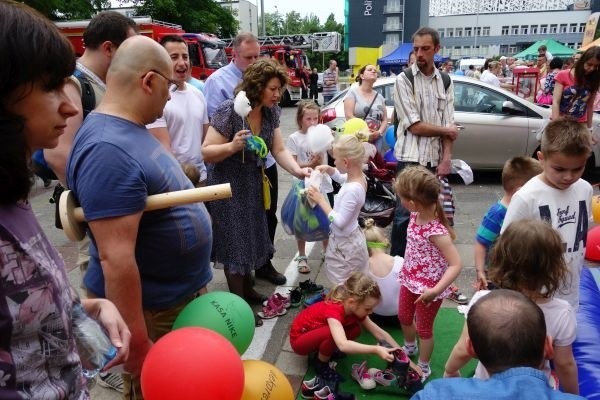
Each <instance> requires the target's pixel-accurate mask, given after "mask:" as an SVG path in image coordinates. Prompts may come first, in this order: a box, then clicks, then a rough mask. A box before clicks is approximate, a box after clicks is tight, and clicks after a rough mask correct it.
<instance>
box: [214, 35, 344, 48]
mask: <svg viewBox="0 0 600 400" xmlns="http://www.w3.org/2000/svg"><path fill="white" fill-rule="evenodd" d="M335 34H336V32H316V33H311V34H297V35H275V36H259V37H258V44H259V45H260V46H261V47H262V46H288V47H290V48H293V49H311V48H314V42H315V41H317V40H319V39H321V38H323V37H325V36H329V35H335ZM222 40H223V41H224V42H225V47H231V45H232V43H233V40H234V38H228V39H222Z"/></svg>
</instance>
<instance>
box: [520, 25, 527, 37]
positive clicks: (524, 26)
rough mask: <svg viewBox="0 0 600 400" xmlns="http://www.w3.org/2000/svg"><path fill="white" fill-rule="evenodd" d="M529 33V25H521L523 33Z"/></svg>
mask: <svg viewBox="0 0 600 400" xmlns="http://www.w3.org/2000/svg"><path fill="white" fill-rule="evenodd" d="M528 34H529V25H521V35H528Z"/></svg>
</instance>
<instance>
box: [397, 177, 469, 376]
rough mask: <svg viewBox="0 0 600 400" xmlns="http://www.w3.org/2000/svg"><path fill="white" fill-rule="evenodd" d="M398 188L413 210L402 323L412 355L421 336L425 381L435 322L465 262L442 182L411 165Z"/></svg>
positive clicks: (400, 310)
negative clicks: (444, 202)
mask: <svg viewBox="0 0 600 400" xmlns="http://www.w3.org/2000/svg"><path fill="white" fill-rule="evenodd" d="M395 189H396V193H397V194H398V195H399V196H400V201H401V202H402V205H403V206H404V207H405V208H406V209H407V210H409V211H410V220H409V223H408V229H407V243H406V251H405V253H404V266H403V268H402V269H401V270H400V275H399V280H400V284H401V287H400V297H399V305H398V319H399V320H400V325H401V327H402V332H403V334H404V344H405V346H404V349H405V352H406V353H407V354H408V355H414V354H416V353H417V344H416V334H417V333H418V334H419V339H420V343H419V344H420V346H421V350H420V352H419V362H418V364H419V366H420V367H421V369H422V370H423V380H425V379H427V378H428V377H429V375H430V374H431V369H430V367H429V360H430V358H431V354H432V353H433V321H434V320H435V316H436V315H437V312H438V310H439V308H440V306H441V305H442V301H443V299H444V298H446V297H448V296H449V295H450V292H451V291H450V288H449V287H450V284H451V283H452V282H453V281H454V279H456V277H457V276H458V274H459V273H460V270H461V269H462V262H461V260H460V256H459V255H458V251H457V250H456V247H454V244H453V243H452V239H454V232H453V231H452V229H451V228H450V227H449V225H448V220H447V219H446V216H445V214H444V210H443V208H442V204H441V202H440V181H439V180H438V179H437V178H436V177H435V175H433V174H432V173H431V172H429V171H428V170H427V169H426V168H424V167H422V166H414V167H407V168H405V169H403V170H402V172H400V174H399V175H398V178H397V180H396V183H395ZM415 316H416V327H415V323H414V322H415Z"/></svg>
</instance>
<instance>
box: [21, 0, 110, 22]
mask: <svg viewBox="0 0 600 400" xmlns="http://www.w3.org/2000/svg"><path fill="white" fill-rule="evenodd" d="M23 3H25V4H27V5H29V6H30V7H32V8H35V9H36V10H38V11H39V12H41V13H42V14H44V15H45V16H46V17H48V18H50V19H52V20H68V19H88V18H91V17H92V15H94V14H95V13H96V12H98V11H101V10H102V9H104V8H108V7H110V0H23Z"/></svg>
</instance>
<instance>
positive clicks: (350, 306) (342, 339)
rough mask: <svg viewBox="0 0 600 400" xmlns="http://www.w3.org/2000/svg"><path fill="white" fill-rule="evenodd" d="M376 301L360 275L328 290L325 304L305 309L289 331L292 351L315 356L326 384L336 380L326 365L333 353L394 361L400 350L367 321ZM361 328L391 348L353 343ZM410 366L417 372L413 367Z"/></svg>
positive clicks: (372, 289) (378, 297) (375, 290)
mask: <svg viewBox="0 0 600 400" xmlns="http://www.w3.org/2000/svg"><path fill="white" fill-rule="evenodd" d="M380 301H381V292H380V291H379V287H378V286H377V283H375V282H374V281H373V280H372V279H371V278H369V277H368V276H366V275H365V274H363V273H362V272H354V273H353V274H351V275H350V277H349V278H348V279H347V280H346V282H345V283H342V284H340V285H337V286H336V287H335V288H334V289H333V290H331V291H330V292H329V294H328V295H327V298H326V299H325V301H320V302H318V303H315V304H313V305H311V306H309V307H307V308H305V309H304V310H302V311H301V312H300V313H299V314H298V315H297V316H296V318H295V319H294V321H293V322H292V326H291V328H290V344H291V346H292V349H293V350H294V352H295V353H297V354H300V355H308V354H309V353H313V352H316V353H317V358H316V360H315V363H316V364H315V371H316V373H317V375H318V376H320V377H322V378H323V379H325V380H327V381H331V380H338V379H339V377H338V375H337V373H336V372H335V371H334V370H333V369H332V368H331V367H330V365H329V360H330V359H331V356H332V355H333V353H334V352H335V350H336V349H337V350H339V351H341V352H343V353H347V354H376V355H378V356H379V357H381V358H382V359H383V360H385V361H388V362H392V361H394V352H395V351H397V350H399V349H400V346H399V345H398V343H396V341H395V340H394V338H392V336H391V335H390V334H389V333H387V332H386V331H384V330H383V329H381V328H380V327H379V326H378V325H377V324H375V323H374V322H373V321H371V319H370V318H369V314H371V313H372V312H373V309H374V308H375V307H376V306H377V304H379V302H380ZM361 327H364V328H365V329H366V330H368V331H369V332H370V333H371V334H372V335H373V336H374V337H375V339H377V342H378V343H382V344H383V343H385V344H389V346H391V347H387V346H384V345H380V344H375V345H367V344H362V343H358V342H355V341H354V339H356V338H357V337H358V336H359V335H360V332H361ZM410 366H411V367H412V368H413V369H415V370H417V371H418V368H417V367H416V365H414V364H413V363H410Z"/></svg>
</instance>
